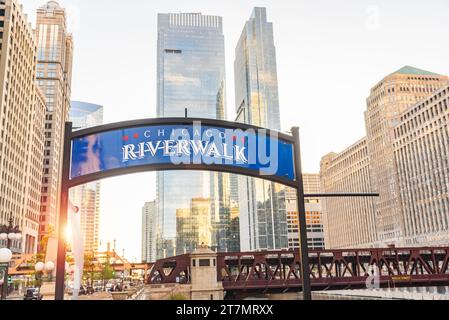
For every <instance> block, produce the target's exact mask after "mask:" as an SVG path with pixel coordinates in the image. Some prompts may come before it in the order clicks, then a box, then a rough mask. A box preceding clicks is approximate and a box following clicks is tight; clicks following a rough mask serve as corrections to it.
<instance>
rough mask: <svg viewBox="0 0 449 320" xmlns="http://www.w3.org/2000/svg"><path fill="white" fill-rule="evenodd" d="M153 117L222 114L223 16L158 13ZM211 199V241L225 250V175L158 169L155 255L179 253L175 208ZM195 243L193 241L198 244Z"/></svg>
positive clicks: (219, 116) (227, 212) (222, 116)
mask: <svg viewBox="0 0 449 320" xmlns="http://www.w3.org/2000/svg"><path fill="white" fill-rule="evenodd" d="M157 83H158V85H157V87H158V89H157V95H158V97H157V116H158V117H179V116H181V117H182V116H184V110H185V108H187V109H188V115H189V116H190V117H199V118H211V119H225V118H226V114H225V113H226V103H225V96H226V95H225V56H224V36H223V27H222V19H221V17H217V16H209V15H202V14H200V13H179V14H172V13H169V14H159V15H158V66H157ZM197 198H207V199H210V206H211V209H210V215H211V219H210V223H211V225H212V236H211V243H206V245H209V246H210V247H212V249H214V250H218V251H226V250H229V248H228V246H229V237H230V235H229V229H230V227H229V224H230V209H229V175H228V174H221V173H212V172H188V171H183V172H159V173H157V210H158V230H160V232H158V240H157V256H158V258H160V257H163V256H164V255H165V256H171V255H175V254H177V253H183V252H184V250H185V248H184V247H185V246H187V244H183V243H180V242H179V241H177V239H176V237H177V236H176V230H177V226H176V213H177V210H179V209H185V208H190V204H191V201H192V199H197ZM199 245H200V243H195V244H194V246H199Z"/></svg>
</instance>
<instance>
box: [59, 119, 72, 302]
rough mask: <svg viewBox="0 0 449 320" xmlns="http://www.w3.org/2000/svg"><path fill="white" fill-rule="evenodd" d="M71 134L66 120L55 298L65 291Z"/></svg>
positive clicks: (60, 297) (70, 124)
mask: <svg viewBox="0 0 449 320" xmlns="http://www.w3.org/2000/svg"><path fill="white" fill-rule="evenodd" d="M71 135H72V123H71V122H66V124H65V130H64V154H63V161H62V179H61V199H60V209H59V210H60V211H59V230H58V235H59V236H58V258H57V262H56V288H55V300H64V291H65V259H66V239H65V237H64V229H65V228H66V226H67V209H68V206H69V176H70V158H71V154H72V152H71V142H72V141H71Z"/></svg>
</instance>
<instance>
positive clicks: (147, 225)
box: [142, 201, 157, 262]
mask: <svg viewBox="0 0 449 320" xmlns="http://www.w3.org/2000/svg"><path fill="white" fill-rule="evenodd" d="M156 217H157V211H156V201H151V202H146V203H145V204H144V206H143V207H142V261H143V262H155V261H156V260H157V259H156V228H157V225H156Z"/></svg>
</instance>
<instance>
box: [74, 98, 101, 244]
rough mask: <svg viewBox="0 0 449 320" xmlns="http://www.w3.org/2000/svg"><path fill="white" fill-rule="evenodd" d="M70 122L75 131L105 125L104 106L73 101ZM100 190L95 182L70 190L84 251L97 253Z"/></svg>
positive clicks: (99, 185) (99, 183)
mask: <svg viewBox="0 0 449 320" xmlns="http://www.w3.org/2000/svg"><path fill="white" fill-rule="evenodd" d="M69 120H70V121H71V122H72V127H73V130H80V129H85V128H89V127H94V126H99V125H102V124H103V106H100V105H96V104H92V103H87V102H81V101H72V102H71V108H70V117H69ZM100 188H101V182H100V181H95V182H90V183H86V184H84V185H81V186H78V187H75V188H72V189H70V201H71V202H72V203H73V205H75V206H77V207H78V208H79V211H78V212H79V214H80V221H81V232H82V233H83V239H84V251H86V252H96V251H97V250H98V245H99V233H100Z"/></svg>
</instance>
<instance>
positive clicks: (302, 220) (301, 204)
mask: <svg viewBox="0 0 449 320" xmlns="http://www.w3.org/2000/svg"><path fill="white" fill-rule="evenodd" d="M292 134H293V139H294V140H295V142H294V146H295V147H294V150H295V155H294V158H295V176H296V202H297V207H298V224H299V226H298V227H299V228H298V230H299V257H300V259H301V281H302V292H303V299H304V300H312V291H311V287H310V269H309V248H308V246H307V224H306V223H307V222H306V208H305V201H304V184H303V177H302V163H301V146H300V139H299V128H298V127H293V128H292Z"/></svg>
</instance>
